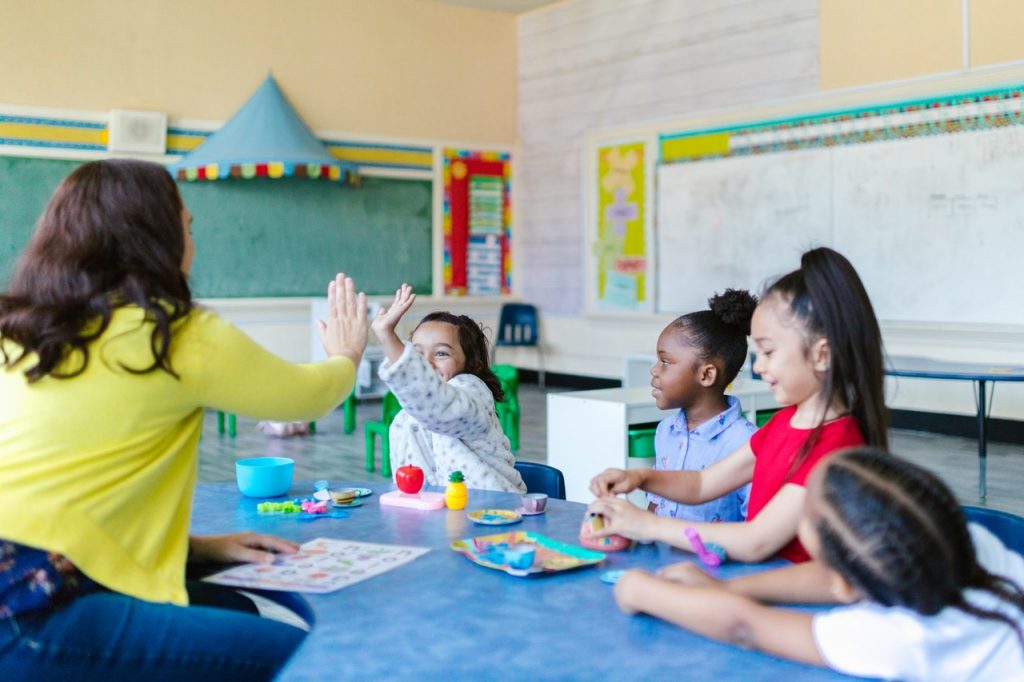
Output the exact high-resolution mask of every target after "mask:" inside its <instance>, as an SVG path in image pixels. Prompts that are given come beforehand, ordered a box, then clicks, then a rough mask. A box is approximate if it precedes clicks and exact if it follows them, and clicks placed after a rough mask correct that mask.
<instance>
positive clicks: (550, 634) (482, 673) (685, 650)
mask: <svg viewBox="0 0 1024 682" xmlns="http://www.w3.org/2000/svg"><path fill="white" fill-rule="evenodd" d="M344 485H359V486H366V487H370V488H372V489H373V490H374V494H373V495H372V496H370V497H368V498H365V500H366V502H365V504H363V506H361V507H356V508H352V509H350V510H349V512H350V514H351V515H350V517H349V518H346V519H321V520H315V521H305V522H303V521H299V520H297V519H295V518H294V517H291V516H261V515H259V514H258V513H257V511H256V504H257V503H258V502H259V500H253V499H248V498H245V497H243V496H242V495H241V494H240V493H239V492H238V489H237V487H236V486H235V484H234V483H212V484H203V485H199V486H198V487H197V489H196V493H195V498H194V509H193V518H192V531H193V532H195V533H200V534H215V533H227V532H233V531H239V530H254V531H259V532H265V533H273V534H276V535H280V536H282V537H285V538H289V539H291V540H294V541H296V542H305V541H307V540H312V539H314V538H317V537H333V538H339V539H346V540H353V541H364V542H376V543H385V544H398V545H413V546H418V547H429V548H430V549H431V550H432V551H430V552H428V553H427V554H425V555H424V556H422V557H420V558H418V559H416V560H414V561H413V562H411V563H409V564H406V565H404V566H400V567H398V568H396V569H394V570H392V571H389V572H387V573H385V574H383V575H379V576H377V577H374V578H371V579H369V580H365V581H363V582H360V583H357V584H355V585H351V586H349V587H346V588H343V589H341V590H338V591H336V592H333V593H330V594H323V595H317V594H307V595H303V598H305V599H306V601H307V602H308V603H309V604H310V606H311V607H312V610H313V612H314V614H315V618H316V622H315V624H314V626H313V630H312V632H311V633H310V636H309V637H307V638H306V640H305V642H304V643H303V645H302V647H301V648H300V649H299V651H298V652H297V653H296V655H295V657H294V658H293V659H292V660H291V661H290V662H289V665H288V666H287V668H286V669H285V670H284V671H283V673H282V676H281V678H280V679H285V680H315V681H316V682H322V680H324V679H360V678H361V679H389V680H392V679H413V678H416V679H429V678H439V677H441V676H447V677H450V678H452V679H466V678H469V677H471V676H472V677H473V678H483V679H517V680H532V679H581V678H585V679H654V678H661V677H664V678H668V679H671V678H674V679H704V680H708V681H713V682H727V681H729V680H767V679H772V680H778V679H785V680H787V681H788V682H798V681H802V680H832V679H851V678H846V677H844V676H842V675H838V674H836V673H834V672H831V671H828V670H824V669H821V668H814V667H810V666H805V665H801V664H797V663H791V662H788V661H782V660H779V659H776V658H773V657H770V656H767V655H764V654H760V653H756V652H752V651H746V650H742V649H739V648H736V647H733V646H730V645H726V644H720V643H717V642H713V641H711V640H708V639H705V638H703V637H700V636H698V635H694V634H692V633H690V632H686V631H684V630H682V629H680V628H677V627H675V626H672V625H669V624H667V623H665V622H663V621H660V620H657V619H654V618H651V617H648V616H627V615H625V614H623V613H622V612H620V611H619V609H618V607H616V605H615V600H614V598H613V596H612V588H611V586H609V585H606V584H605V583H603V582H601V580H600V579H599V576H600V575H601V573H602V572H604V571H606V570H610V569H615V568H630V567H643V568H647V569H650V570H654V569H656V568H659V567H661V566H664V565H666V564H669V563H674V562H678V561H684V560H692V559H693V555H692V554H689V553H685V552H682V551H679V550H675V549H672V548H670V547H668V546H665V545H660V544H653V545H638V546H636V547H635V548H633V549H631V550H628V551H625V552H619V553H611V554H608V557H607V559H606V560H605V561H604V562H603V563H602V564H599V565H597V566H594V567H586V568H581V569H578V570H575V571H569V572H566V573H559V574H552V575H548V576H544V577H537V578H519V577H513V576H510V575H507V574H505V573H503V572H499V571H496V570H492V569H487V568H484V567H482V566H477V565H476V564H474V563H472V562H470V561H469V560H468V559H466V558H465V557H463V556H462V555H460V554H458V553H456V552H454V551H452V550H451V549H450V548H449V545H450V544H451V542H452V541H453V540H455V539H459V538H465V537H476V536H481V535H490V534H493V533H497V532H504V531H511V530H523V531H532V532H537V533H541V534H543V535H546V536H548V537H551V538H554V539H556V540H560V541H562V542H569V543H573V544H578V543H577V536H578V532H579V527H580V523H581V521H582V519H583V513H584V510H585V506H584V505H582V504H577V503H573V502H565V501H562V500H550V501H549V503H548V511H547V513H545V514H543V515H541V516H524V517H523V521H522V522H520V523H518V524H514V525H509V526H497V527H496V526H480V525H476V524H474V523H473V522H472V521H470V520H469V519H468V518H467V517H466V512H468V511H472V510H474V509H482V508H506V509H514V508H516V507H518V506H519V505H518V500H519V498H518V496H516V495H512V494H508V493H494V492H483V491H475V490H474V491H470V499H469V506H468V507H467V508H466V510H463V511H452V510H448V509H442V510H439V511H416V510H412V509H403V508H397V507H381V506H380V504H379V495H380V493H382V492H387V491H389V490H393V489H394V486H393V485H391V484H380V483H378V484H367V483H360V482H349V483H346V484H344ZM311 494H312V486H311V485H310V484H296V485H295V486H293V488H292V490H291V491H290V496H294V497H304V496H309V495H311ZM763 568H764V566H763V565H743V564H727V565H726V566H724V567H723V568H722V569H721V570H722V575H723V576H730V575H737V574H740V573H744V572H750V571H754V570H762V569H763Z"/></svg>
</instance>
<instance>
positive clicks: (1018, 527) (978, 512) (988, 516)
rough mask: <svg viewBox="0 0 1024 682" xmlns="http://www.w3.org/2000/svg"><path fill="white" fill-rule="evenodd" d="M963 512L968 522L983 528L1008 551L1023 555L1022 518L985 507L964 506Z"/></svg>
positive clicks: (1023, 535)
mask: <svg viewBox="0 0 1024 682" xmlns="http://www.w3.org/2000/svg"><path fill="white" fill-rule="evenodd" d="M963 510H964V514H965V515H966V516H967V520H968V521H972V522H974V523H977V524H978V525H980V526H984V527H985V528H987V529H989V530H990V531H992V534H993V535H995V536H996V537H997V538H999V539H1000V540H1002V541H1003V544H1004V545H1006V547H1007V548H1008V549H1012V550H1013V551H1014V552H1019V553H1021V554H1024V517H1021V516H1017V515H1016V514H1011V513H1010V512H1004V511H999V510H998V509H988V508H987V507H971V506H968V505H964V507H963Z"/></svg>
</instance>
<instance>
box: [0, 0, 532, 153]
mask: <svg viewBox="0 0 1024 682" xmlns="http://www.w3.org/2000/svg"><path fill="white" fill-rule="evenodd" d="M0 65H2V66H0V103H4V104H20V105H34V106H48V107H64V108H71V109H85V110H98V111H105V110H108V109H114V108H126V109H151V110H156V111H165V112H167V113H168V114H169V115H170V116H172V117H189V118H206V119H214V120H223V119H227V118H229V117H230V116H231V114H233V113H234V112H235V110H236V109H238V107H239V106H241V105H242V103H243V102H244V101H245V99H246V98H247V97H248V96H249V94H251V92H252V91H253V90H255V89H256V87H257V86H258V85H259V84H260V83H261V82H262V81H263V78H264V77H265V76H266V74H267V71H268V70H269V69H272V70H273V73H274V76H275V77H276V78H277V80H278V83H279V84H280V85H281V87H282V89H283V90H284V91H285V93H286V94H287V95H288V97H289V98H290V99H291V101H292V103H293V104H294V105H295V106H296V108H297V109H298V110H299V113H300V114H301V115H302V116H303V117H304V118H305V120H306V122H307V123H308V124H309V125H310V126H312V127H313V128H320V129H330V130H340V131H349V132H359V133H378V134H384V135H393V136H408V137H420V138H443V139H445V138H446V139H453V140H457V141H458V140H466V141H483V142H491V143H503V144H511V143H513V142H514V141H515V139H516V24H515V18H514V16H513V15H511V14H503V13H498V12H487V11H480V10H471V9H464V8H460V7H453V6H449V5H443V4H439V3H434V2H429V1H424V0H294V1H286V2H281V1H280V0H88V1H87V2H85V1H83V2H79V1H78V0H33V1H32V2H25V0H0Z"/></svg>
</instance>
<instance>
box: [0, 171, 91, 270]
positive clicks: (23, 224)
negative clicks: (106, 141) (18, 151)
mask: <svg viewBox="0 0 1024 682" xmlns="http://www.w3.org/2000/svg"><path fill="white" fill-rule="evenodd" d="M81 163H82V162H81V161H62V160H55V159H30V158H22V157H14V156H0V278H2V279H0V282H2V288H3V289H5V290H6V289H7V280H8V279H10V276H11V272H12V271H13V270H14V263H15V261H16V260H17V259H18V256H19V255H20V254H21V252H22V251H23V250H24V249H25V245H26V244H28V240H29V237H31V236H32V230H33V229H34V228H35V225H36V220H38V219H39V215H40V214H41V213H42V212H43V209H44V208H45V207H46V202H48V201H49V200H50V195H51V194H53V190H55V189H57V185H59V184H60V181H61V180H63V179H64V177H65V176H66V175H67V174H68V173H70V172H71V171H73V170H74V169H75V168H77V167H78V166H79V165H80V164H81Z"/></svg>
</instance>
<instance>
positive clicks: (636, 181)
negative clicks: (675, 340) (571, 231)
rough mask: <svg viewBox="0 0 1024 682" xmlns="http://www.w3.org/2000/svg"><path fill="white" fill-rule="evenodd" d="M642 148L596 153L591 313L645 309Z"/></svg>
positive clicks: (647, 297)
mask: <svg viewBox="0 0 1024 682" xmlns="http://www.w3.org/2000/svg"><path fill="white" fill-rule="evenodd" d="M644 146H645V144H644V142H629V143H624V144H614V145H608V146H601V147H598V148H597V215H596V218H597V220H596V224H597V235H596V239H595V240H594V242H593V254H592V255H593V258H594V260H595V265H596V267H595V268H594V276H595V277H596V282H595V284H596V287H595V292H594V305H595V307H596V308H597V309H602V310H645V309H648V308H649V307H650V306H649V301H650V294H649V292H648V290H647V271H648V258H647V241H646V239H647V237H646V230H645V220H644V217H645V216H644V211H645V207H644V200H645V193H646V187H645V183H646V172H645V163H644Z"/></svg>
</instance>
